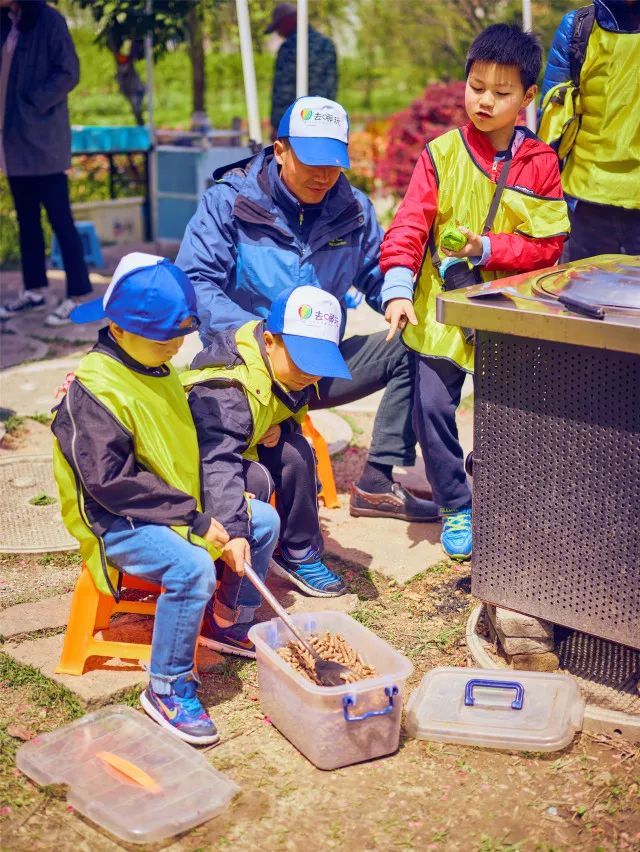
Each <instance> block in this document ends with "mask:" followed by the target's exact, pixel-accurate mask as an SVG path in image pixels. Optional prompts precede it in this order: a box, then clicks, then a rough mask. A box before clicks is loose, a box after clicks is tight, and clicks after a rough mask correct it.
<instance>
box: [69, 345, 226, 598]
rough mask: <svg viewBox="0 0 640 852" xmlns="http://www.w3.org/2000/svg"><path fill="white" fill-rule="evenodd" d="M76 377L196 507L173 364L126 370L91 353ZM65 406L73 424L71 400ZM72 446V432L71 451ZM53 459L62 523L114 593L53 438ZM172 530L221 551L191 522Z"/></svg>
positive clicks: (184, 411)
mask: <svg viewBox="0 0 640 852" xmlns="http://www.w3.org/2000/svg"><path fill="white" fill-rule="evenodd" d="M76 379H77V380H78V381H79V382H81V383H82V384H83V385H84V387H85V388H86V389H87V390H88V391H89V392H90V393H92V394H93V396H95V397H96V398H97V400H98V401H99V402H100V403H101V404H102V405H104V407H105V408H106V409H107V410H108V411H109V412H110V413H111V414H112V415H113V417H115V419H116V420H117V421H118V422H119V423H120V424H122V426H123V427H124V428H125V429H126V430H127V431H128V432H130V433H131V435H132V436H133V437H134V443H135V454H136V460H137V461H138V463H139V464H140V465H141V467H143V468H145V469H146V470H148V471H150V472H151V473H153V474H155V475H156V476H157V477H158V478H160V479H162V480H164V481H165V482H167V483H168V484H169V485H172V486H174V487H175V488H177V489H179V490H180V491H183V492H184V493H185V494H189V495H190V496H191V497H193V498H194V499H195V501H196V504H197V507H198V509H200V508H201V504H200V454H199V451H198V442H197V436H196V430H195V426H194V424H193V419H192V417H191V410H190V409H189V404H188V402H187V398H186V396H185V393H184V389H183V387H182V384H181V382H180V379H179V378H178V375H177V373H176V371H175V370H174V368H173V367H172V366H169V374H168V375H167V376H164V377H155V376H148V375H144V374H142V373H136V372H135V371H134V370H130V369H129V368H127V367H125V366H124V364H122V363H120V362H119V361H117V360H116V359H115V358H112V357H110V356H109V355H104V354H102V353H100V352H90V353H89V354H88V355H86V356H85V357H84V358H83V359H82V360H81V361H80V364H79V365H78V369H77V370H76ZM67 407H68V411H69V415H70V417H71V421H72V424H73V425H74V428H75V424H74V420H73V418H74V411H73V406H72V404H71V403H70V402H69V400H67ZM74 447H75V436H74V439H73V440H72V452H73V451H74ZM53 461H54V472H55V475H56V480H57V482H58V490H59V492H60V502H61V509H62V518H63V521H64V523H65V526H66V527H67V529H68V530H69V532H70V533H71V535H73V536H74V537H75V538H77V539H78V541H79V542H80V553H81V554H82V558H83V559H84V561H85V563H86V564H87V567H88V569H89V570H90V571H91V574H92V576H93V579H94V581H95V583H96V586H97V588H98V589H99V590H100V591H102V592H105V593H108V592H111V593H112V594H115V593H116V590H117V587H118V572H117V571H116V569H115V568H113V567H111V566H108V565H107V564H106V558H105V554H104V543H103V542H102V540H101V539H99V538H98V537H97V536H96V535H95V534H94V533H93V532H92V530H91V528H90V525H89V521H88V518H87V517H86V514H85V510H84V505H83V489H82V487H81V486H82V483H81V482H80V483H76V476H75V473H74V470H73V469H72V468H71V467H70V465H69V464H68V462H67V460H66V459H65V458H64V456H63V455H62V452H61V450H60V447H59V445H58V443H57V442H56V443H55V446H54V458H53ZM74 467H75V466H74ZM76 470H77V467H76ZM172 529H173V530H175V532H177V533H178V534H179V535H181V536H182V537H183V538H188V540H189V541H191V542H192V543H193V544H197V545H199V546H201V547H205V548H206V549H207V550H208V551H209V552H210V554H211V556H212V558H214V559H217V558H218V556H219V555H220V551H219V549H217V548H215V547H213V546H212V545H210V544H209V543H208V542H206V541H205V540H204V539H202V538H200V536H197V535H195V534H193V533H191V532H190V529H189V527H186V526H175V527H172ZM116 596H117V594H116Z"/></svg>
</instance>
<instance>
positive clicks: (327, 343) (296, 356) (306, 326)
mask: <svg viewBox="0 0 640 852" xmlns="http://www.w3.org/2000/svg"><path fill="white" fill-rule="evenodd" d="M341 323H342V311H341V310H340V303H339V302H338V300H337V299H336V297H335V296H332V295H331V293H327V292H325V291H324V290H321V289H320V287H312V286H310V285H308V284H304V285H302V286H296V287H289V288H288V289H286V290H283V291H282V292H281V293H280V295H279V296H278V297H277V299H275V300H274V301H273V303H272V305H271V312H270V314H269V316H268V317H267V319H266V322H265V325H264V327H265V329H266V330H267V331H271V332H272V333H273V334H280V335H282V339H283V340H284V345H285V346H286V347H287V352H288V353H289V355H290V356H291V358H292V359H293V363H294V364H295V365H296V367H298V368H299V369H300V370H302V372H303V373H307V375H309V376H321V377H322V376H327V377H331V378H335V379H350V378H351V373H350V372H349V368H348V367H347V364H346V362H345V360H344V358H343V357H342V354H341V352H340V349H339V348H338V344H339V342H340V325H341Z"/></svg>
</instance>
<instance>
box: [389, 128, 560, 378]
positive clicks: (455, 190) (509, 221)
mask: <svg viewBox="0 0 640 852" xmlns="http://www.w3.org/2000/svg"><path fill="white" fill-rule="evenodd" d="M428 148H429V153H430V155H431V159H432V160H433V162H434V164H435V167H436V170H437V173H438V175H439V176H440V184H439V187H438V210H437V213H436V217H435V219H434V222H433V225H432V234H433V237H434V240H435V244H436V246H439V245H440V234H441V233H442V230H443V229H444V228H445V227H446V226H447V225H448V224H449V223H454V224H455V223H456V222H460V223H461V224H464V225H465V226H466V227H468V228H470V229H471V230H472V231H473V232H474V233H476V234H480V233H482V228H483V226H484V222H485V219H486V217H487V213H488V212H489V207H490V206H491V201H492V199H493V194H494V192H495V189H496V185H495V183H494V182H493V181H492V180H491V177H490V176H489V174H487V173H486V172H485V171H483V169H482V167H481V166H480V165H479V164H478V163H476V162H475V160H474V159H473V156H472V154H471V153H470V151H469V150H468V149H467V146H466V145H465V142H464V139H463V137H462V133H461V131H460V130H451V131H449V132H448V133H445V134H443V135H442V136H439V137H438V138H437V139H435V140H434V141H433V142H429V145H428ZM491 230H492V231H493V232H494V233H497V234H500V233H507V234H513V233H515V232H517V233H519V234H522V235H524V236H526V237H533V238H537V239H544V238H545V237H553V236H556V235H558V234H566V233H568V231H569V220H568V217H567V206H566V204H565V202H564V200H563V199H562V198H545V197H543V196H539V195H531V194H529V193H527V192H524V191H522V190H520V189H516V188H514V187H511V186H506V187H505V188H504V190H503V193H502V198H501V200H500V206H499V208H498V212H497V213H496V217H495V219H494V223H493V226H492V228H491ZM511 274H513V273H510V272H485V271H481V275H482V279H483V280H484V281H491V280H492V279H494V278H502V277H504V276H506V275H511ZM441 292H442V280H441V278H440V275H439V273H438V271H437V269H436V267H435V266H434V265H433V262H432V260H431V257H430V255H429V252H428V251H427V253H426V256H425V260H424V264H423V267H422V272H421V274H420V277H419V278H418V281H417V282H416V289H415V294H414V307H415V312H416V317H417V318H418V325H415V326H414V325H407V326H406V328H405V330H404V332H403V339H404V342H405V343H406V344H407V346H409V347H410V348H411V349H413V350H414V351H416V352H419V353H420V354H422V355H431V356H433V357H436V358H447V359H448V360H450V361H453V362H454V363H455V364H457V365H458V366H459V367H461V368H462V369H463V370H465V371H466V372H468V373H471V372H473V345H472V344H470V343H466V342H465V339H464V333H463V331H462V329H461V328H460V327H459V326H453V325H444V324H443V323H439V322H438V321H437V320H436V296H437V295H438V294H439V293H441Z"/></svg>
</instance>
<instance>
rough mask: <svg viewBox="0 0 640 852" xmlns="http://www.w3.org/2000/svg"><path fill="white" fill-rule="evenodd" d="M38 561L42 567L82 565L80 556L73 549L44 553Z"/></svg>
mask: <svg viewBox="0 0 640 852" xmlns="http://www.w3.org/2000/svg"><path fill="white" fill-rule="evenodd" d="M38 561H39V563H40V565H42V566H43V567H44V568H47V567H48V566H49V565H57V566H62V567H66V566H72V565H82V556H81V555H80V554H79V553H78V552H77V551H75V550H65V551H62V552H61V553H44V554H43V555H42V556H41V557H40V559H39V560H38Z"/></svg>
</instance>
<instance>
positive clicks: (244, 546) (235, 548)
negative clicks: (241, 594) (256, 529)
mask: <svg viewBox="0 0 640 852" xmlns="http://www.w3.org/2000/svg"><path fill="white" fill-rule="evenodd" d="M220 558H221V559H222V561H223V562H224V563H225V565H228V566H229V568H231V570H232V571H233V573H234V574H237V575H238V576H239V577H243V576H244V562H245V560H246V561H247V562H248V563H249V565H251V547H250V546H249V542H248V541H247V539H246V538H232V539H231V540H230V541H228V542H227V544H225V546H224V547H223V548H222V553H221V554H220Z"/></svg>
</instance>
